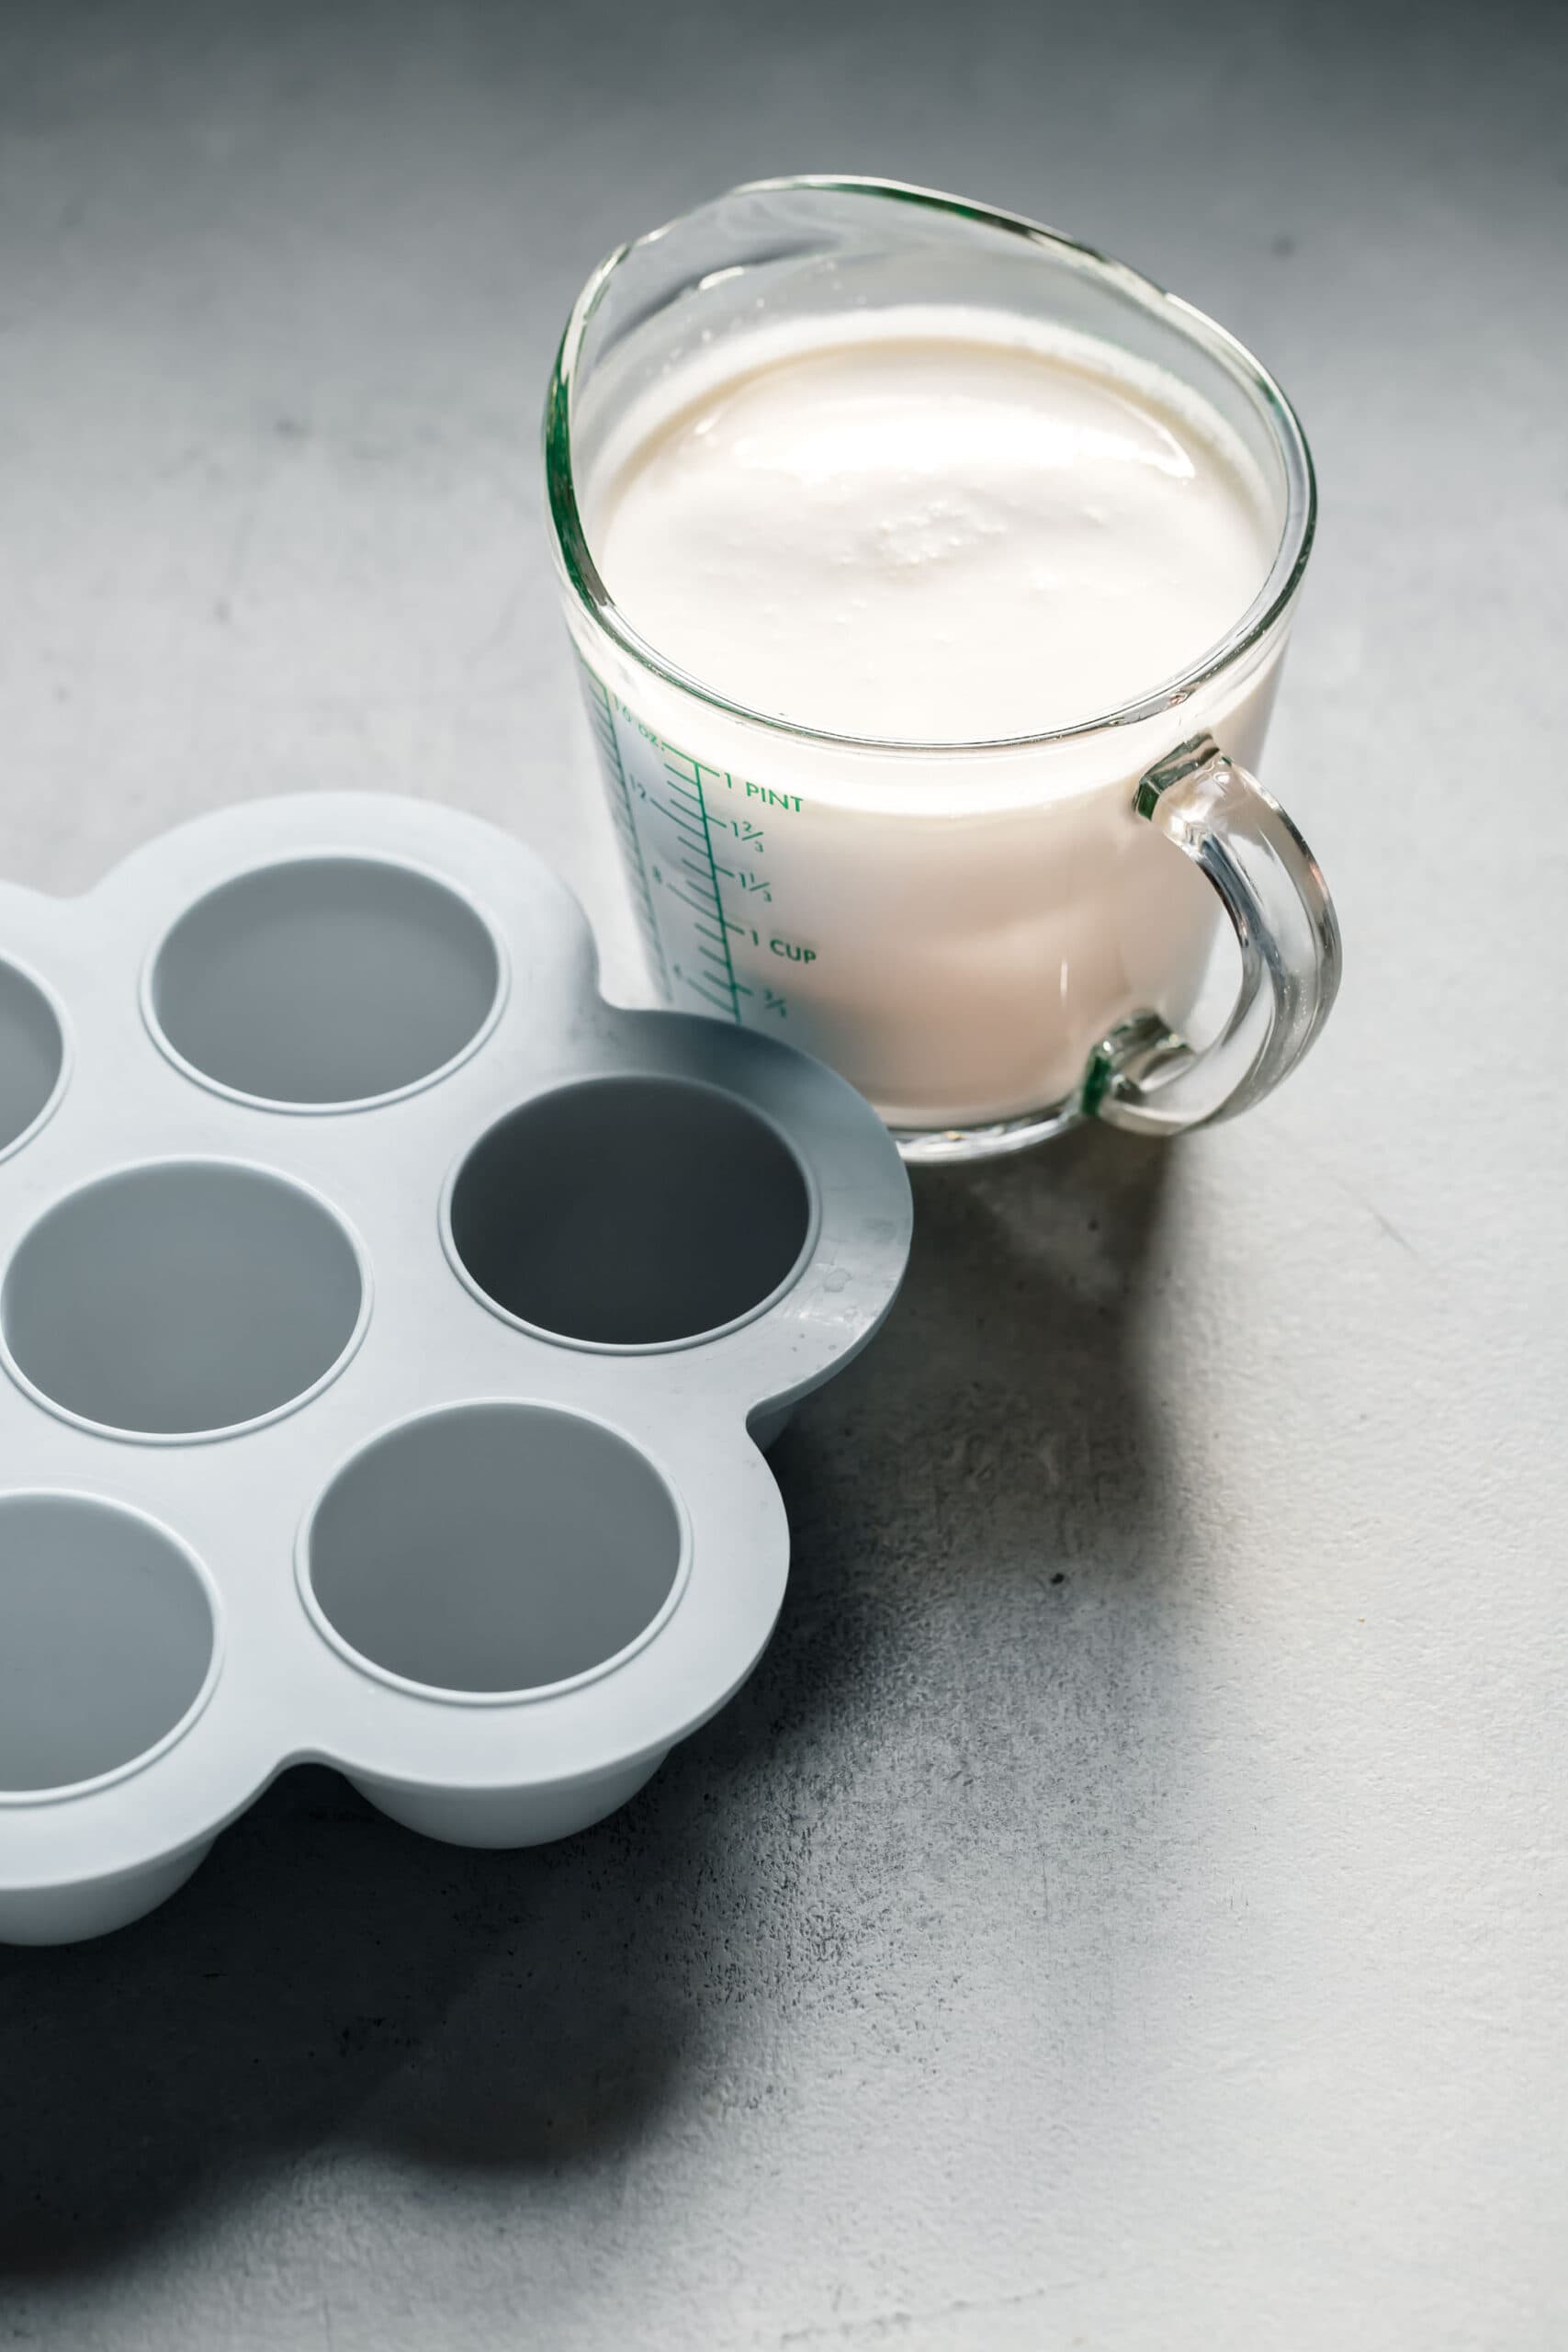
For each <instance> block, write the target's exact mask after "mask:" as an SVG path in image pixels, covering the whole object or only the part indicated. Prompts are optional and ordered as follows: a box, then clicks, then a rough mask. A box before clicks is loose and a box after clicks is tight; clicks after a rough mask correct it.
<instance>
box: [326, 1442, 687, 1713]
mask: <svg viewBox="0 0 1568 2352" xmlns="http://www.w3.org/2000/svg"><path fill="white" fill-rule="evenodd" d="M689 1554H690V1544H689V1540H688V1536H687V1532H686V1521H685V1516H684V1513H683V1511H682V1508H681V1505H680V1502H679V1501H678V1499H677V1498H676V1495H675V1491H674V1489H673V1488H672V1487H671V1485H670V1484H669V1482H668V1481H667V1479H666V1478H665V1477H664V1476H663V1474H662V1473H661V1472H660V1470H658V1469H657V1468H656V1467H655V1466H654V1464H652V1462H650V1461H649V1458H648V1456H647V1455H646V1454H645V1453H643V1452H642V1451H641V1449H640V1448H639V1447H637V1446H636V1445H634V1444H633V1443H632V1442H631V1441H630V1440H629V1439H628V1438H626V1437H623V1436H622V1435H621V1434H620V1432H619V1431H618V1430H613V1429H611V1428H609V1427H608V1426H607V1424H606V1423H604V1422H603V1421H599V1420H595V1419H591V1418H590V1417H589V1416H587V1415H585V1414H581V1413H575V1412H570V1411H568V1410H566V1409H565V1408H562V1407H559V1406H554V1405H540V1404H517V1403H511V1402H505V1401H499V1400H497V1401H490V1400H486V1401H484V1402H476V1403H470V1404H466V1405H457V1406H448V1407H446V1408H442V1409H441V1410H440V1411H438V1412H434V1413H428V1414H424V1415H422V1416H420V1417H419V1418H418V1419H414V1420H410V1421H404V1422H402V1423H400V1425H399V1426H398V1427H397V1428H395V1429H392V1430H388V1431H387V1433H386V1434H385V1435H384V1436H382V1437H379V1438H378V1439H376V1440H375V1441H374V1442H372V1443H371V1444H370V1445H368V1446H367V1447H365V1448H364V1450H363V1451H362V1452H360V1453H356V1454H355V1455H354V1456H353V1457H352V1458H351V1459H350V1460H349V1461H348V1462H347V1463H345V1464H344V1467H343V1468H342V1469H341V1470H339V1471H338V1472H337V1474H336V1476H334V1477H333V1480H332V1483H331V1484H330V1486H328V1487H327V1488H326V1490H325V1492H324V1493H323V1494H322V1496H321V1499H320V1500H319V1501H318V1503H317V1504H316V1507H315V1509H314V1510H313V1511H312V1512H311V1514H310V1521H309V1522H308V1523H307V1525H306V1528H305V1530H304V1532H303V1534H302V1536H301V1538H300V1546H299V1583H300V1589H301V1590H302V1592H303V1594H304V1597H305V1600H306V1602H307V1605H308V1606H309V1608H310V1612H311V1614H312V1616H313V1617H314V1618H315V1620H316V1622H317V1623H318V1625H319V1626H320V1627H321V1630H322V1631H323V1632H324V1633H325V1634H327V1635H328V1637H329V1638H330V1639H331V1640H332V1641H333V1643H334V1644H335V1645H337V1647H339V1648H340V1649H342V1650H344V1652H346V1654H347V1655H348V1656H349V1657H350V1658H351V1659H352V1660H353V1661H354V1663H355V1665H358V1666H361V1667H365V1668H368V1669H369V1670H370V1671H371V1672H373V1673H375V1674H377V1675H378V1676H380V1677H381V1678H382V1679H386V1680H389V1681H392V1682H396V1683H398V1684H400V1685H401V1686H403V1687H412V1688H413V1689H416V1690H419V1691H425V1692H434V1694H436V1695H438V1696H442V1697H446V1698H452V1699H467V1700H470V1701H487V1700H488V1701H493V1700H497V1699H517V1698H525V1697H529V1696H538V1695H539V1694H540V1693H542V1692H545V1691H558V1690H559V1689H560V1688H561V1687H562V1686H563V1685H567V1684H571V1683H574V1682H580V1681H582V1680H584V1679H587V1678H589V1677H591V1676H592V1675H594V1674H597V1673H599V1672H601V1671H603V1670H604V1668H606V1667H608V1666H610V1665H612V1664H614V1663H615V1661H617V1660H618V1659H620V1658H623V1657H626V1655H627V1654H628V1653H629V1652H630V1651H632V1650H634V1649H636V1648H637V1647H639V1646H640V1645H641V1644H642V1643H643V1642H645V1641H647V1640H648V1639H649V1636H650V1635H651V1634H653V1633H654V1632H655V1631H656V1630H657V1628H658V1627H659V1626H660V1624H661V1623H663V1622H664V1620H665V1618H666V1617H667V1616H668V1615H669V1613H670V1611H671V1609H673V1607H674V1606H675V1603H676V1600H678V1598H679V1595H680V1591H681V1588H682V1583H683V1580H684V1577H685V1574H686V1570H687V1566H688V1561H689Z"/></svg>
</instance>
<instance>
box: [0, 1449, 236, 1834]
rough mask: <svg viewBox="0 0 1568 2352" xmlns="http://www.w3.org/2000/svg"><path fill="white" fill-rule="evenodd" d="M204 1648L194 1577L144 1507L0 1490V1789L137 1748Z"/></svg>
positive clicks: (68, 1781)
mask: <svg viewBox="0 0 1568 2352" xmlns="http://www.w3.org/2000/svg"><path fill="white" fill-rule="evenodd" d="M216 1649H217V1627H216V1624H215V1622H214V1618H213V1611H212V1603H211V1600H210V1598H209V1593H208V1589H207V1586H206V1583H205V1580H204V1579H203V1577H202V1576H201V1574H200V1572H199V1570H198V1569H197V1566H196V1565H195V1563H194V1562H193V1561H192V1560H191V1558H190V1557H189V1555H187V1554H186V1552H185V1551H184V1550H182V1548H181V1547H180V1545H179V1544H176V1543H175V1541H174V1539H173V1538H172V1537H171V1536H169V1535H167V1534H165V1533H164V1531H163V1529H161V1528H159V1527H156V1526H154V1525H153V1523H152V1521H151V1520H146V1519H143V1518H141V1515H140V1513H138V1512H135V1511H129V1510H119V1509H118V1508H117V1507H116V1506H115V1505H113V1504H110V1503H106V1502H100V1501H98V1500H97V1499H96V1498H94V1497H91V1496H86V1495H61V1494H36V1495H5V1496H0V1796H11V1797H17V1796H34V1797H36V1796H39V1795H41V1794H43V1793H44V1792H48V1791H51V1790H55V1789H64V1788H72V1787H75V1786H77V1785H78V1784H79V1783H81V1782H82V1781H96V1780H100V1779H102V1778H103V1776H104V1775H105V1774H107V1773H112V1772H116V1771H118V1770H121V1769H122V1768H123V1767H125V1766H126V1765H128V1764H133V1763H134V1762H136V1761H137V1759H138V1758H146V1757H148V1756H149V1755H151V1754H152V1752H153V1751H155V1750H156V1749H157V1748H159V1747H162V1746H163V1745H164V1743H165V1742H166V1741H167V1740H169V1739H170V1738H172V1736H174V1734H175V1732H176V1731H177V1730H178V1729H179V1727H180V1725H181V1724H183V1723H184V1722H186V1719H187V1718H188V1717H189V1716H190V1714H191V1713H192V1710H193V1709H194V1708H195V1707H196V1706H197V1702H198V1701H199V1700H200V1699H201V1698H202V1696H203V1694H204V1692H205V1691H206V1690H207V1688H208V1685H209V1675H210V1673H211V1670H212V1667H213V1663H214V1658H215V1654H216Z"/></svg>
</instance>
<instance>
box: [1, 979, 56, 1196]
mask: <svg viewBox="0 0 1568 2352" xmlns="http://www.w3.org/2000/svg"><path fill="white" fill-rule="evenodd" d="M64 1077H65V1033H64V1031H63V1030H62V1027H61V1024H60V1016H59V1014H58V1013H57V1012H55V1010H54V1007H53V1006H52V1005H51V1002H50V1001H49V999H48V997H47V996H45V994H44V992H43V990H42V989H40V988H39V985H38V982H37V981H36V980H34V979H31V978H29V977H28V974H27V973H26V972H23V971H20V970H18V968H17V966H16V965H15V964H7V963H6V962H4V961H0V1159H4V1158H5V1157H6V1153H7V1152H10V1151H14V1150H15V1149H16V1148H17V1146H18V1145H19V1144H22V1143H25V1142H26V1141H27V1139H28V1136H30V1135H31V1134H32V1132H33V1130H34V1129H35V1127H37V1126H39V1125H40V1124H41V1122H42V1121H43V1119H44V1118H45V1116H46V1115H47V1114H48V1113H49V1112H50V1110H51V1108H52V1107H53V1104H54V1103H55V1101H56V1099H57V1097H58V1095H59V1092H60V1090H61V1088H62V1084H63V1081H64Z"/></svg>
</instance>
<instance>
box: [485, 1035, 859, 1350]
mask: <svg viewBox="0 0 1568 2352" xmlns="http://www.w3.org/2000/svg"><path fill="white" fill-rule="evenodd" d="M815 1231H816V1202H815V1195H814V1193H813V1191H812V1187H811V1184H810V1182H809V1180H808V1179H807V1174H806V1171H805V1170H804V1169H803V1168H802V1166H801V1163H800V1161H799V1160H798V1159H796V1157H795V1152H794V1151H793V1149H792V1148H791V1147H790V1145H789V1144H788V1143H787V1142H786V1141H785V1140H784V1136H783V1135H781V1133H780V1132H779V1130H778V1128H777V1127H776V1126H774V1125H773V1122H772V1120H771V1119H768V1118H765V1117H764V1116H763V1115H762V1114H761V1112H759V1111H756V1110H753V1109H752V1108H751V1106H750V1104H749V1103H742V1102H739V1101H737V1100H736V1098H735V1097H734V1096H733V1095H729V1094H725V1093H723V1092H721V1091H719V1089H718V1088H716V1087H713V1086H706V1085H704V1084H702V1083H700V1082H699V1081H697V1080H692V1079H682V1078H665V1077H651V1076H627V1077H604V1078H591V1079H582V1080H577V1081H576V1082H574V1083H572V1084H569V1085H566V1086H561V1087H558V1088H557V1089H555V1090H554V1091H552V1092H550V1093H547V1094H541V1095H537V1096H536V1097H535V1098H534V1099H533V1100H532V1101H531V1102H527V1103H522V1104H521V1105H519V1107H518V1108H517V1109H516V1110H514V1111H512V1112H509V1113H508V1114H507V1115H506V1116H505V1117H504V1118H502V1119H501V1120H498V1122H497V1123H496V1125H494V1126H492V1127H491V1128H490V1130H489V1131H488V1133H486V1134H485V1135H483V1136H480V1138H479V1142H478V1143H477V1144H475V1145H474V1147H473V1148H472V1149H471V1150H470V1151H469V1152H468V1156H467V1158H466V1159H464V1160H463V1162H462V1164H461V1166H460V1167H459V1168H458V1170H457V1173H456V1175H455V1177H454V1178H453V1180H452V1182H451V1184H450V1187H449V1189H448V1194H447V1200H446V1241H447V1247H448V1251H449V1254H450V1255H451V1258H452V1261H453V1263H454V1264H455V1265H456V1267H457V1269H458V1271H459V1272H461V1274H462V1275H463V1277H464V1279H465V1280H466V1281H467V1282H468V1284H469V1286H470V1287H471V1288H472V1289H473V1290H474V1291H475V1292H476V1293H477V1294H478V1295H479V1297H481V1298H482V1299H483V1300H484V1301H485V1302H486V1304H487V1305H489V1306H492V1307H494V1308H495V1309H496V1310H497V1311H498V1312H499V1313H500V1314H502V1315H503V1316H504V1317H507V1318H508V1320H510V1321H513V1322H516V1323H521V1324H525V1325H526V1326H527V1327H528V1328H529V1329H534V1330H537V1331H541V1332H544V1333H545V1334H547V1336H548V1337H550V1338H552V1339H560V1340H571V1341H574V1342H575V1343H577V1344H578V1345H581V1346H584V1347H594V1348H603V1349H606V1350H609V1349H615V1350H622V1349H626V1350H637V1349H653V1348H663V1347H672V1346H679V1345H681V1344H682V1342H686V1341H690V1340H700V1339H706V1338H711V1337H713V1336H714V1335H715V1334H716V1333H717V1332H720V1331H723V1330H727V1329H732V1328H733V1327H734V1326H735V1325H736V1324H738V1323H743V1322H745V1321H747V1320H748V1319H749V1318H750V1317H751V1316H753V1315H757V1314H760V1313H761V1310H762V1309H763V1307H765V1306H769V1305H771V1304H772V1302H773V1300H774V1299H775V1298H777V1297H778V1296H779V1295H781V1293H782V1292H783V1291H784V1290H785V1289H786V1288H787V1287H788V1285H789V1284H790V1283H791V1282H792V1281H793V1280H794V1279H795V1276H796V1274H798V1272H800V1269H801V1267H802V1266H803V1265H804V1263H805V1261H806V1259H807V1255H808V1254H809V1251H810V1248H811V1244H812V1241H813V1239H814V1238H815Z"/></svg>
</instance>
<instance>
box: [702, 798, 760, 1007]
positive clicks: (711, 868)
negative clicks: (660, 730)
mask: <svg viewBox="0 0 1568 2352" xmlns="http://www.w3.org/2000/svg"><path fill="white" fill-rule="evenodd" d="M693 765H694V766H695V765H696V763H695V762H694V763H693ZM696 784H697V800H698V804H699V806H700V807H701V809H702V812H703V847H704V848H705V850H706V852H707V859H708V878H709V880H710V881H711V882H712V884H713V910H714V912H715V914H716V916H717V917H718V921H719V927H720V932H721V935H722V940H723V945H724V970H725V977H726V978H727V979H728V983H729V1013H730V1018H731V1020H732V1021H733V1022H734V1023H735V1024H736V1027H737V1028H739V1025H740V990H739V987H738V985H737V983H736V978H735V959H734V957H733V956H731V954H730V952H729V933H728V930H726V929H725V928H724V900H723V899H722V898H721V897H720V896H719V889H718V868H717V866H716V865H715V864H714V857H713V836H712V834H711V833H710V832H709V831H708V804H707V797H706V795H705V793H704V791H703V772H702V770H701V768H700V767H699V768H697V770H696ZM748 993H750V991H748Z"/></svg>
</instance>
